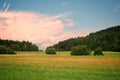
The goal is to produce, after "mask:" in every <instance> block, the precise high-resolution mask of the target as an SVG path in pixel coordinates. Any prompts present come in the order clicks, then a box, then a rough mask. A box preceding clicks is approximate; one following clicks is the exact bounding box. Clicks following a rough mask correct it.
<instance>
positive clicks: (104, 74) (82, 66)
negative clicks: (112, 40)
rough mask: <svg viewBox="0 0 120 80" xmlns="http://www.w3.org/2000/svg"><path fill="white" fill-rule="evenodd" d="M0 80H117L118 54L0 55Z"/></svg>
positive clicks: (119, 59)
mask: <svg viewBox="0 0 120 80" xmlns="http://www.w3.org/2000/svg"><path fill="white" fill-rule="evenodd" d="M0 80H120V52H104V56H93V55H90V56H71V55H70V52H57V54H56V55H47V54H44V53H43V52H17V54H15V55H2V54H1V55H0Z"/></svg>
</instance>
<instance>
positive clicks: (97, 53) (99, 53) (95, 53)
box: [94, 47, 104, 56]
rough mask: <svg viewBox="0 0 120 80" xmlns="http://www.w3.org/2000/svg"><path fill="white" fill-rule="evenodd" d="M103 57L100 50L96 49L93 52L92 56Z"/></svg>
mask: <svg viewBox="0 0 120 80" xmlns="http://www.w3.org/2000/svg"><path fill="white" fill-rule="evenodd" d="M99 55H104V54H103V52H102V48H100V47H99V48H97V49H95V50H94V56H99Z"/></svg>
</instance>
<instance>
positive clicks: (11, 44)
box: [0, 39, 39, 51]
mask: <svg viewBox="0 0 120 80" xmlns="http://www.w3.org/2000/svg"><path fill="white" fill-rule="evenodd" d="M0 45H1V46H5V47H6V48H9V49H11V50H14V51H38V50H39V49H38V47H37V46H36V45H35V44H32V43H31V42H28V41H22V42H20V41H13V40H3V39H0Z"/></svg>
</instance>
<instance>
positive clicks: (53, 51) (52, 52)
mask: <svg viewBox="0 0 120 80" xmlns="http://www.w3.org/2000/svg"><path fill="white" fill-rule="evenodd" d="M46 54H56V50H55V48H47V49H46Z"/></svg>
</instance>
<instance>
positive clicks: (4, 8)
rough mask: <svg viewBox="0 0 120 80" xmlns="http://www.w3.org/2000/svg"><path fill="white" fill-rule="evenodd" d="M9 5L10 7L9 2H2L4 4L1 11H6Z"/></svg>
mask: <svg viewBox="0 0 120 80" xmlns="http://www.w3.org/2000/svg"><path fill="white" fill-rule="evenodd" d="M9 7H10V3H4V4H3V9H2V12H7V11H8V9H9Z"/></svg>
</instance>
